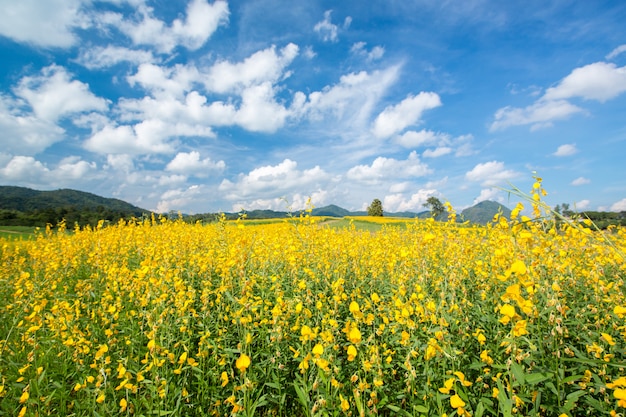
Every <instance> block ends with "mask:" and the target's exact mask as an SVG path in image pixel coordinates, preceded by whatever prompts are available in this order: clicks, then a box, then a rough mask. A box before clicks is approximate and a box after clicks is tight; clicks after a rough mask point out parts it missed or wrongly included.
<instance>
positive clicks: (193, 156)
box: [165, 151, 226, 177]
mask: <svg viewBox="0 0 626 417" xmlns="http://www.w3.org/2000/svg"><path fill="white" fill-rule="evenodd" d="M225 167H226V164H225V163H224V161H217V162H214V161H212V160H211V158H205V159H200V153H199V152H197V151H191V152H179V153H178V154H176V156H175V157H174V159H172V160H171V161H170V162H169V163H168V164H167V166H166V167H165V170H166V171H171V172H177V173H181V174H186V175H195V176H197V177H206V176H208V175H209V174H210V173H211V171H222V170H224V168H225Z"/></svg>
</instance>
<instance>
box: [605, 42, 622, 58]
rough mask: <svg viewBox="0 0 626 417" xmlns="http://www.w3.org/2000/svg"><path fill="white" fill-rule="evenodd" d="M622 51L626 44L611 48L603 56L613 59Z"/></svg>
mask: <svg viewBox="0 0 626 417" xmlns="http://www.w3.org/2000/svg"><path fill="white" fill-rule="evenodd" d="M623 52H626V44H624V45H620V46H618V47H617V48H615V49H613V50H612V51H611V52H610V53H609V54H608V55H607V56H606V57H605V58H606V59H613V58H615V57H617V56H618V55H619V54H621V53H623Z"/></svg>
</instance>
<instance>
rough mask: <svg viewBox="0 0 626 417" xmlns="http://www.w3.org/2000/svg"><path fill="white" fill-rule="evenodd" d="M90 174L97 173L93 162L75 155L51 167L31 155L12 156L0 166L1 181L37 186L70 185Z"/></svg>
mask: <svg viewBox="0 0 626 417" xmlns="http://www.w3.org/2000/svg"><path fill="white" fill-rule="evenodd" d="M92 174H93V175H97V174H98V171H97V165H96V164H95V162H91V163H89V162H86V161H83V160H81V159H80V158H79V157H75V156H72V157H67V158H63V159H62V160H61V161H60V162H59V164H58V165H57V166H56V167H55V168H53V169H50V168H48V167H47V166H46V165H44V164H43V163H42V162H40V161H38V160H36V159H35V158H33V157H32V156H14V157H13V158H12V159H11V160H10V161H9V162H8V163H7V165H6V166H5V167H4V168H0V178H1V179H2V181H7V182H10V183H12V184H19V185H24V186H33V185H34V186H37V187H38V186H41V185H44V186H50V185H54V186H55V187H59V186H65V185H68V184H69V185H71V184H74V183H75V182H76V181H77V180H84V179H85V178H86V177H88V176H90V175H92Z"/></svg>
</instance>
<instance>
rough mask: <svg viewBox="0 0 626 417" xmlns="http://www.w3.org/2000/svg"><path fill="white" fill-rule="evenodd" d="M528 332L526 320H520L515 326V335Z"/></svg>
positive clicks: (522, 334)
mask: <svg viewBox="0 0 626 417" xmlns="http://www.w3.org/2000/svg"><path fill="white" fill-rule="evenodd" d="M526 334H528V331H527V330H526V320H518V321H517V322H516V323H515V326H513V336H515V337H519V336H524V335H526Z"/></svg>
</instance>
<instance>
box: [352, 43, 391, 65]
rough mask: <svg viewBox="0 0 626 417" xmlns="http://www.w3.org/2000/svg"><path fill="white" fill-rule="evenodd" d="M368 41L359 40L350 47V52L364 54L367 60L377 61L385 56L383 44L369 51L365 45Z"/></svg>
mask: <svg viewBox="0 0 626 417" xmlns="http://www.w3.org/2000/svg"><path fill="white" fill-rule="evenodd" d="M366 45H367V43H365V42H357V43H355V44H353V45H352V47H351V48H350V52H351V53H353V54H354V55H358V56H362V57H364V58H365V59H366V60H367V61H376V60H378V59H380V58H382V57H383V55H384V54H385V48H383V47H382V46H375V47H373V48H372V49H371V50H370V51H368V50H367V49H366V48H365V46H366Z"/></svg>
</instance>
